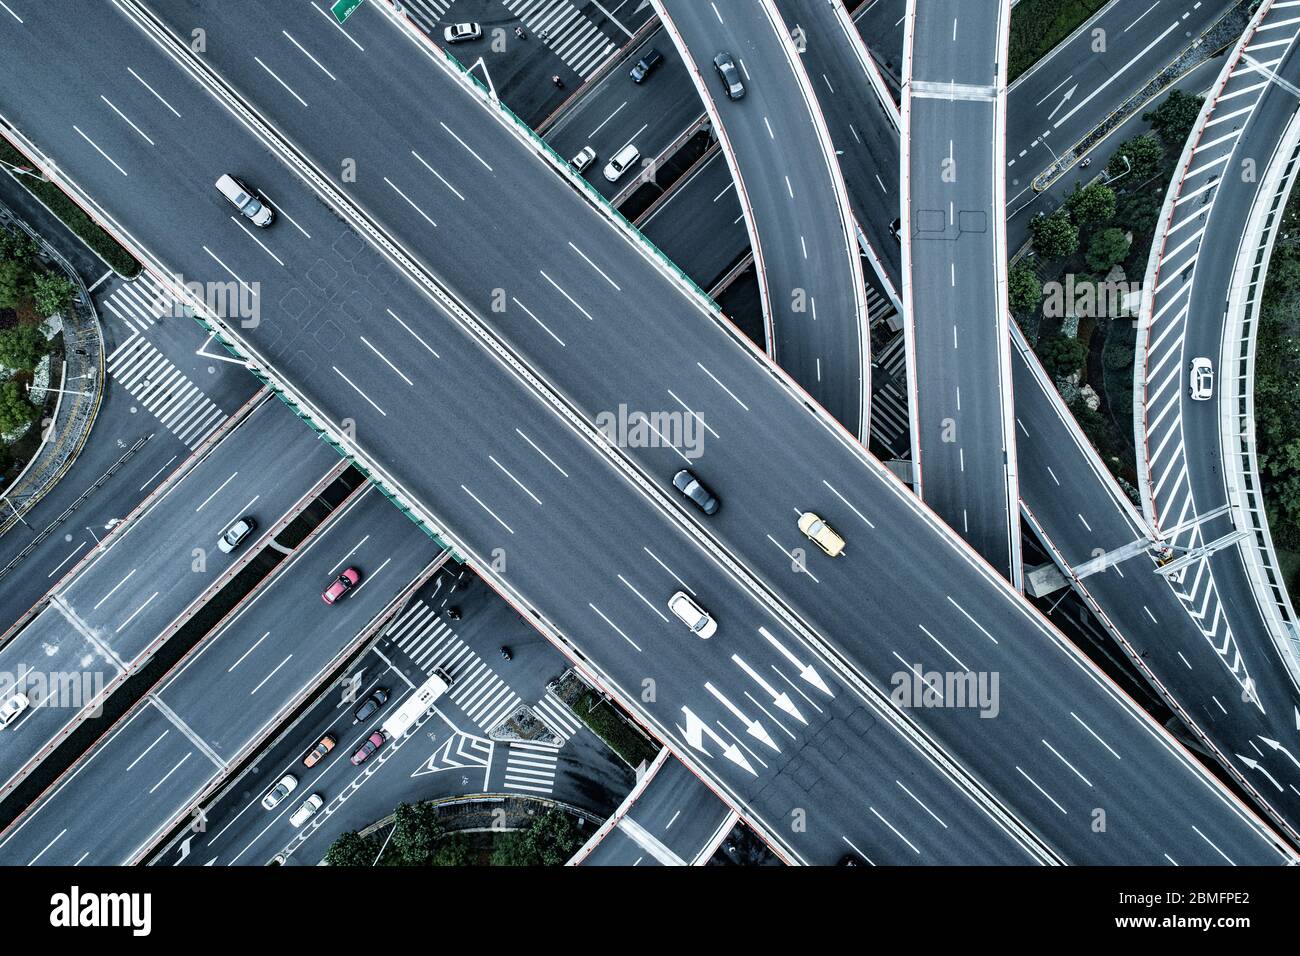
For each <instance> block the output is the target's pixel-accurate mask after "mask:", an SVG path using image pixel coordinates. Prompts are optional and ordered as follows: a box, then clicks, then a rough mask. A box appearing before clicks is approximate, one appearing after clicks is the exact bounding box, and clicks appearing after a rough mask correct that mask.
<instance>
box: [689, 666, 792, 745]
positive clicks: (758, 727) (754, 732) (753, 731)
mask: <svg viewBox="0 0 1300 956" xmlns="http://www.w3.org/2000/svg"><path fill="white" fill-rule="evenodd" d="M704 689H705V690H707V691H708V692H709V693H710V694H712V695H713V696H714V697H715V698H716V699H717V701H718V703H719V704H721V705H722V706H723V707H725V708H727V710H729V711H731V713H732V716H734V717H735V718H736V719H737V720H738V721H740V722H741V723H742V724H744V725H745V730H746V732H748V734H749V736H751V737H754V738H756V739H758V740H761V741H763V743H765V744H767V745H768V746H769V747H771V748H772V749H773V750H775V751H776V752H777V753H780V752H781V748H780V747H778V746H777V745H776V741H775V740H773V739H772V738H771V736H770V735H769V734H768V732H767V731H766V730H764V729H763V725H762V724H760V723H759V722H758V721H757V720H750V719H749V718H748V717H746V716H745V714H744V713H743V712H742V711H741V709H740V708H739V707H737V706H736V705H735V704H733V703H732V702H731V701H729V700H727V698H726V696H725V695H724V694H723V693H722V691H720V690H718V689H717V688H716V687H714V686H713V685H712V684H711V683H709V682H708V681H705V682H704Z"/></svg>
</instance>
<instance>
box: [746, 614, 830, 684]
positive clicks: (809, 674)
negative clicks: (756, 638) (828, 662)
mask: <svg viewBox="0 0 1300 956" xmlns="http://www.w3.org/2000/svg"><path fill="white" fill-rule="evenodd" d="M758 633H760V634H762V635H763V636H764V637H766V638H767V642H768V643H769V644H771V645H772V646H773V647H775V648H776V649H777V650H778V651H780V652H781V655H782V656H783V657H784V658H785V659H786V660H787V661H789V662H790V663H791V664H793V665H794V666H795V667H797V668H799V676H800V677H802V678H803V679H804V680H806V681H807V682H808V683H810V684H812V685H813V686H814V687H816V688H817V689H818V690H819V691H821V692H822V693H823V694H825V695H826V696H827V697H834V696H835V695H834V694H833V693H831V689H830V688H829V687H827V686H826V682H825V681H824V680H822V678H821V675H820V674H818V673H817V671H816V670H815V669H814V668H813V666H812V665H811V664H804V663H802V662H801V661H800V660H799V658H797V657H795V656H794V654H792V653H790V651H788V650H786V647H785V645H784V644H782V643H781V642H780V641H778V640H777V639H776V638H775V637H773V636H772V635H771V634H770V633H769V632H768V630H767V628H765V627H759V629H758Z"/></svg>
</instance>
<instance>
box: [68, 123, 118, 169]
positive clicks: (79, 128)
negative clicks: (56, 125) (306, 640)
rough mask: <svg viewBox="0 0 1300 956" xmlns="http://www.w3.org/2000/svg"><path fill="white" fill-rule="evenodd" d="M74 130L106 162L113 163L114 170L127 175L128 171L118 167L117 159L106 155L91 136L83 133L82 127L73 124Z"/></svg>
mask: <svg viewBox="0 0 1300 956" xmlns="http://www.w3.org/2000/svg"><path fill="white" fill-rule="evenodd" d="M72 128H73V129H75V130H76V131H77V135H78V136H80V137H81V138H82V139H84V140H85V141H86V142H87V143H89V144H90V145H91V146H93V147H95V152H97V153H99V155H100V156H103V157H104V158H105V159H106V160H108V161H109V162H110V163H112V164H113V166H114V168H115V169H116V170H117V171H118V172H119V173H121V174H122V175H123V176H125V175H126V170H125V169H123V168H122V167H121V166H118V164H117V161H116V160H115V159H113V157H112V156H110V155H108V153H106V152H104V151H103V150H102V149H100V148H99V144H98V143H96V142H95V141H94V140H93V139H91V138H90V137H89V136H87V135H86V134H85V133H83V132H82V131H81V127H80V126H78V125H77V124H76V123H73V124H72Z"/></svg>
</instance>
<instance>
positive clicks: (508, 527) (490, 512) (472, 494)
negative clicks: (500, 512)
mask: <svg viewBox="0 0 1300 956" xmlns="http://www.w3.org/2000/svg"><path fill="white" fill-rule="evenodd" d="M460 490H461V491H463V492H465V494H467V495H469V496H470V497H471V498H473V499H474V500H475V501H477V502H478V505H479V507H480V508H482V509H483V510H484V511H486V512H487V513H488V514H490V515H491V516H492V517H493V518H495V519H496V522H497V524H499V525H501V527H503V528H505V529H506V530H507V531H509V532H510V533H511V534H514V533H515V529H514V528H512V527H510V525H508V524H506V523H505V522H504V521H502V520H501V519H500V517H498V516H497V513H496V512H495V511H493V510H492V509H491V508H489V507H488V506H487V505H485V504H483V501H482V500H481V499H480V498H479V496H478V495H476V494H474V492H472V491H470V490H469V489H468V488H466V487H465V486H464V485H461V486H460Z"/></svg>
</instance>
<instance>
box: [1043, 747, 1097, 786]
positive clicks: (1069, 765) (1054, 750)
mask: <svg viewBox="0 0 1300 956" xmlns="http://www.w3.org/2000/svg"><path fill="white" fill-rule="evenodd" d="M1039 740H1040V741H1042V744H1043V746H1044V747H1046V748H1047V749H1048V750H1050V751H1051V752H1052V753H1054V754H1056V759H1057V760H1059V761H1061V763H1063V764H1065V765H1066V766H1067V767H1069V768H1070V769H1071V770H1073V771H1074V775H1075V776H1076V777H1078V778H1079V779H1080V780H1082V781H1083V782H1084V783H1086V784H1087V785H1088V786H1089V787H1091V786H1092V781H1091V780H1089V779H1088V778H1087V777H1085V776H1084V775H1083V774H1081V773H1079V770H1078V768H1077V767H1075V765H1074V764H1072V763H1070V761H1068V760H1066V759H1065V758H1064V757H1063V756H1061V752H1060V751H1059V750H1057V749H1056V748H1055V747H1053V746H1052V745H1051V744H1049V743H1048V742H1047V741H1046V740H1043V739H1042V738H1041V737H1040V738H1039Z"/></svg>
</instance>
